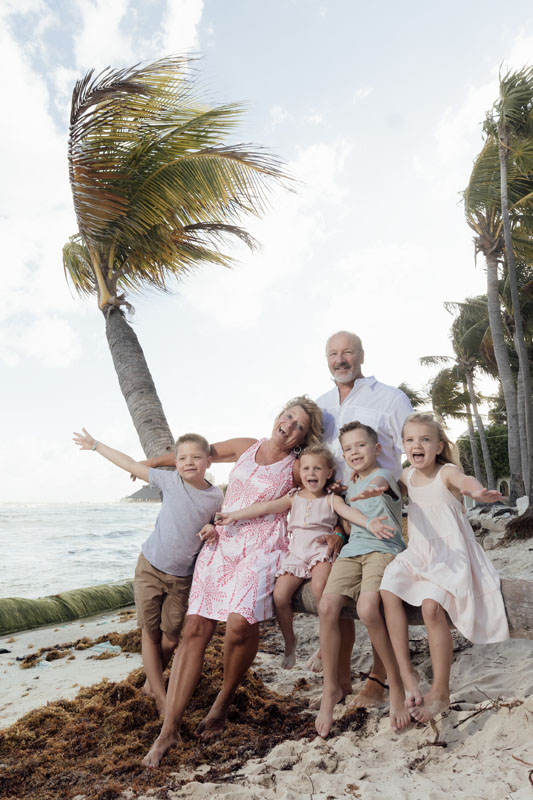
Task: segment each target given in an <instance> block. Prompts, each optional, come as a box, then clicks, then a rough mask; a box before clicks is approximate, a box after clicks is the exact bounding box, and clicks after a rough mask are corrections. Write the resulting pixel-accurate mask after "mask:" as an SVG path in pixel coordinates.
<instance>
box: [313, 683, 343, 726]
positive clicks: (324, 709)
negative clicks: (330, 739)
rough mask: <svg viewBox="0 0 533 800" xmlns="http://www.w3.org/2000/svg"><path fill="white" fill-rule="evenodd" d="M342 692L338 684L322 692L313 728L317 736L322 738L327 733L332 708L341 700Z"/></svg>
mask: <svg viewBox="0 0 533 800" xmlns="http://www.w3.org/2000/svg"><path fill="white" fill-rule="evenodd" d="M342 697H343V694H342V689H341V687H340V686H337V688H336V689H335V690H334V691H333V692H331V693H330V692H323V693H322V702H321V704H320V711H319V712H318V716H317V718H316V719H315V728H316V732H317V733H318V735H319V736H322V738H323V739H325V738H326V736H327V735H328V733H329V731H330V729H331V726H332V724H333V709H334V708H335V706H336V705H337V703H339V702H340V701H341V700H342Z"/></svg>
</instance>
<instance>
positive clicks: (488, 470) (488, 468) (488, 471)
mask: <svg viewBox="0 0 533 800" xmlns="http://www.w3.org/2000/svg"><path fill="white" fill-rule="evenodd" d="M465 375H466V385H467V387H468V394H469V396H470V405H471V406H472V411H473V412H474V417H475V420H476V428H477V431H478V433H479V441H480V444H481V452H482V453H483V463H484V465H485V475H486V476H487V487H488V488H489V489H494V488H495V486H496V482H495V480H494V470H493V469H492V459H491V457H490V451H489V443H488V442H487V437H486V434H485V426H484V425H483V420H482V419H481V415H480V413H479V410H478V407H477V401H476V395H475V392H474V381H473V378H472V373H471V372H469V371H468V370H467V371H466V373H465Z"/></svg>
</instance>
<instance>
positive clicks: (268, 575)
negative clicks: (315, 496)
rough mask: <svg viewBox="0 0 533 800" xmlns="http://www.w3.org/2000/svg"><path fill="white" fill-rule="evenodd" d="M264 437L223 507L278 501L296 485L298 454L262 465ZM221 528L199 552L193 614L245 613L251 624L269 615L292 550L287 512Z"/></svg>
mask: <svg viewBox="0 0 533 800" xmlns="http://www.w3.org/2000/svg"><path fill="white" fill-rule="evenodd" d="M264 441H266V439H261V440H260V441H259V442H256V443H255V444H253V445H252V446H251V447H249V448H248V450H246V451H245V452H244V453H243V454H242V456H241V457H240V458H239V460H238V461H237V463H236V464H235V466H234V467H233V469H232V471H231V473H230V477H229V483H228V488H227V490H226V496H225V498H224V503H223V505H222V510H223V511H227V512H230V511H237V510H238V509H241V508H245V507H247V506H249V505H251V504H252V503H261V502H265V501H268V500H275V499H276V498H278V497H282V496H283V495H285V494H287V492H288V491H289V490H290V489H291V488H292V486H293V481H292V468H293V464H294V458H295V457H294V455H293V454H292V453H291V454H290V455H288V456H287V457H286V458H284V459H283V460H282V461H276V462H275V463H274V464H266V465H259V464H257V463H256V460H255V456H256V453H257V451H258V450H259V448H260V446H261V445H262V444H263V442H264ZM217 533H218V538H217V542H216V543H215V544H213V545H206V546H205V547H203V548H202V550H201V551H200V555H199V556H198V560H197V562H196V568H195V571H194V577H193V582H192V587H191V594H190V597H189V609H188V611H187V613H188V614H199V615H200V616H202V617H206V618H207V619H216V620H222V621H225V620H226V619H227V618H228V614H232V613H234V614H241V616H243V617H244V618H245V620H246V621H247V622H249V623H250V624H253V623H255V622H261V621H262V620H265V619H269V618H270V617H272V616H273V615H274V606H273V602H272V592H273V589H274V581H275V578H276V572H277V570H278V569H279V566H280V563H281V558H282V556H283V555H284V554H285V553H286V552H287V549H288V540H287V514H286V513H283V514H267V515H266V516H263V517H256V518H255V519H249V520H240V521H239V522H234V523H232V524H231V525H227V526H225V527H223V526H220V525H217Z"/></svg>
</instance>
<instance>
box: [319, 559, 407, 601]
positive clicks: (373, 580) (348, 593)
mask: <svg viewBox="0 0 533 800" xmlns="http://www.w3.org/2000/svg"><path fill="white" fill-rule="evenodd" d="M393 559H394V553H377V552H374V553H365V554H364V555H362V556H349V557H348V558H338V559H337V560H336V561H335V563H334V564H333V566H332V568H331V572H330V573H329V578H328V582H327V583H326V586H325V588H324V594H342V595H344V596H345V597H349V598H350V600H351V603H349V604H348V605H352V606H355V604H356V603H357V600H358V599H359V595H360V594H361V592H379V587H380V586H381V579H382V577H383V573H384V572H385V567H386V566H387V564H390V562H391V561H393Z"/></svg>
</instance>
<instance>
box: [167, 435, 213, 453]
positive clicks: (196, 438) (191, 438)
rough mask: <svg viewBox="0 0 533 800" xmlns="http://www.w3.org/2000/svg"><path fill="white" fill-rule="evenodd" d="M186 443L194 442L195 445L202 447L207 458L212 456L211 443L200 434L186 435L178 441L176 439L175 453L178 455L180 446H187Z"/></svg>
mask: <svg viewBox="0 0 533 800" xmlns="http://www.w3.org/2000/svg"><path fill="white" fill-rule="evenodd" d="M186 442H193V443H194V444H198V445H200V447H201V448H202V450H203V451H204V453H205V454H206V455H207V456H210V455H211V447H210V445H209V442H208V441H207V439H206V438H205V437H204V436H200V434H199V433H184V434H183V436H180V437H179V438H178V439H176V446H175V447H174V452H175V453H176V455H178V447H179V446H180V444H185V443H186Z"/></svg>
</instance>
